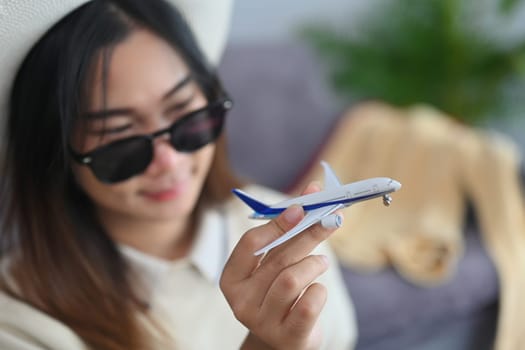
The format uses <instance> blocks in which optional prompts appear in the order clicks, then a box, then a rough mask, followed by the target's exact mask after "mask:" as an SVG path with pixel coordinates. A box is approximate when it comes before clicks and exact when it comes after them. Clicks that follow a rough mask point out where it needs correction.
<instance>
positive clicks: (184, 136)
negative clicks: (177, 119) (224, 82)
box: [171, 106, 226, 152]
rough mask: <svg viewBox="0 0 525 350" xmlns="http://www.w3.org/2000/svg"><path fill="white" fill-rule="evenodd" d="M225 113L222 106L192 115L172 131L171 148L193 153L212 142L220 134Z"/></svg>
mask: <svg viewBox="0 0 525 350" xmlns="http://www.w3.org/2000/svg"><path fill="white" fill-rule="evenodd" d="M225 112H226V111H225V109H224V108H223V107H222V106H212V107H210V108H208V109H205V110H202V111H200V112H197V113H195V114H194V115H192V116H191V118H189V119H187V120H185V121H184V123H183V124H180V125H178V126H177V127H176V128H175V129H174V130H173V131H172V134H171V143H172V144H173V147H175V149H176V150H177V151H179V152H193V151H196V150H198V149H199V148H201V147H204V146H206V145H207V144H209V143H211V142H214V141H215V140H216V139H217V137H219V135H220V134H221V131H222V127H223V124H224V116H225V114H226V113H225Z"/></svg>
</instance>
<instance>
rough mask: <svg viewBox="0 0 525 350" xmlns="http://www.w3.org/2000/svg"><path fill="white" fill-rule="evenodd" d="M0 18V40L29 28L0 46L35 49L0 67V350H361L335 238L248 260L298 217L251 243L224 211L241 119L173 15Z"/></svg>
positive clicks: (78, 0)
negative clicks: (233, 137)
mask: <svg viewBox="0 0 525 350" xmlns="http://www.w3.org/2000/svg"><path fill="white" fill-rule="evenodd" d="M174 2H175V3H176V1H174ZM32 6H39V8H41V9H42V11H44V12H45V13H44V17H46V18H48V19H50V21H49V23H48V24H49V26H47V27H46V26H42V25H34V24H33V22H32V18H31V16H28V12H31V11H32V9H33V7H32ZM65 9H68V10H67V11H66V10H65ZM2 10H3V11H6V12H5V13H6V14H8V16H7V17H4V18H2V14H0V33H6V31H8V30H9V29H10V28H9V27H8V25H7V24H6V23H14V22H16V21H17V20H21V21H24V20H26V22H27V23H26V25H27V27H21V30H20V31H12V32H10V33H9V36H5V35H4V36H2V37H0V38H1V40H4V41H6V42H8V44H9V45H7V47H9V46H13V45H14V46H16V45H18V44H19V43H20V44H21V45H22V44H24V41H27V40H29V41H31V40H33V41H31V42H30V43H29V44H28V43H25V45H27V46H30V47H31V49H30V50H29V52H28V53H27V54H25V57H24V59H23V60H22V61H20V62H14V61H16V59H15V57H16V55H15V52H16V50H13V51H12V52H4V53H2V54H1V55H0V66H2V67H11V68H12V67H13V66H14V67H16V76H15V77H14V79H13V80H12V81H11V82H9V83H8V84H7V86H6V87H5V89H4V90H6V91H2V92H1V93H0V96H4V95H9V96H10V97H9V100H8V101H7V102H6V101H1V100H0V106H2V105H7V106H8V108H7V109H6V110H5V111H4V110H0V116H1V117H2V118H4V119H5V137H4V140H5V142H4V143H3V144H2V163H1V164H2V165H3V168H2V173H1V179H0V181H1V187H0V189H1V192H0V195H1V197H0V203H1V204H0V205H1V214H0V218H1V231H0V263H1V265H0V267H1V275H0V290H1V293H0V348H1V349H67V350H74V349H87V348H90V349H111V350H113V349H115V350H117V349H126V350H130V349H131V350H132V349H173V348H177V349H237V348H244V349H292V350H293V349H317V348H321V347H324V348H327V349H348V348H350V347H351V346H352V345H353V342H354V340H355V339H354V338H355V329H354V324H353V319H352V309H351V305H350V302H349V300H348V298H347V294H346V290H345V288H344V285H343V284H342V281H341V279H340V276H339V275H338V272H337V269H336V266H332V268H331V269H328V265H329V260H334V259H333V256H332V255H331V252H330V251H329V250H328V248H327V247H326V245H324V244H321V246H320V247H319V248H316V246H318V245H319V243H321V242H322V241H323V240H324V239H326V238H327V237H328V236H329V234H330V233H331V231H329V230H326V229H323V228H322V227H320V226H315V227H313V228H311V229H310V230H308V231H306V232H305V233H304V234H301V235H299V236H297V237H296V238H295V239H293V240H291V241H289V242H287V243H286V244H284V245H282V246H281V247H278V248H275V249H273V250H272V251H270V252H269V253H268V254H266V256H264V257H263V258H262V259H261V258H258V257H255V256H254V255H253V252H254V251H255V250H256V249H257V248H258V247H262V246H264V245H265V244H266V243H268V242H270V241H272V240H273V239H275V237H277V236H278V235H280V234H282V233H283V232H284V231H285V230H287V229H289V228H291V227H293V226H294V225H295V224H297V223H298V222H299V221H300V220H301V218H302V216H303V213H302V209H301V208H299V207H292V208H289V209H288V210H287V211H285V212H284V213H283V214H282V215H281V216H280V217H278V218H277V219H275V220H274V221H271V222H269V223H268V224H266V225H262V226H259V227H256V228H251V227H252V226H253V223H251V222H249V220H248V219H246V218H247V212H246V209H245V208H244V206H243V205H242V204H241V203H239V201H236V200H229V199H228V197H229V196H228V193H229V191H230V189H231V188H232V187H233V186H237V185H238V182H237V181H236V180H235V178H234V177H233V176H232V175H231V174H230V172H229V169H228V167H227V164H226V162H225V155H224V149H223V147H221V146H222V142H221V141H218V140H219V136H220V134H221V131H222V127H223V124H224V121H225V118H226V114H227V111H228V109H230V108H231V107H232V102H231V100H230V98H229V97H228V95H227V94H226V92H225V91H224V90H223V88H222V87H221V84H220V81H219V80H218V78H217V76H216V75H215V73H214V71H213V69H211V68H210V65H209V64H208V63H207V62H206V60H205V58H204V57H203V55H202V54H201V52H200V50H199V48H198V47H197V45H196V43H195V41H194V39H193V37H192V35H191V32H190V30H189V28H188V27H187V26H186V24H185V22H184V20H183V18H182V16H181V15H180V14H179V12H177V11H176V10H175V9H174V8H173V7H172V6H171V5H170V4H169V3H167V2H165V1H164V0H148V1H144V0H93V1H86V0H69V1H64V0H63V1H56V0H24V1H17V2H13V1H6V0H0V11H2ZM7 18H9V20H5V21H4V19H7ZM41 22H42V21H40V22H39V23H41ZM28 33H29V34H28ZM0 44H4V43H2V42H0ZM2 47H6V45H2ZM0 74H2V75H3V77H4V78H5V76H8V73H6V71H5V69H4V70H3V71H2V72H1V73H0ZM4 82H5V79H4ZM4 112H5V113H4ZM2 122H4V120H2ZM315 190H316V186H315V185H312V186H310V187H309V188H307V189H306V191H315ZM249 191H251V192H255V193H259V195H261V196H263V197H266V198H268V199H276V198H278V197H279V195H278V194H275V193H272V192H271V191H269V190H266V189H263V188H260V187H257V186H252V188H250V189H249ZM245 232H246V233H245ZM241 236H242V237H241ZM314 248H316V249H317V250H316V253H315V254H311V252H312V250H314ZM332 263H335V261H332ZM327 269H328V271H326V270H327ZM325 271H326V272H325ZM321 275H322V276H321ZM319 276H321V277H319ZM318 277H319V279H318ZM316 280H318V281H320V282H322V283H323V284H324V286H323V284H320V283H318V282H314V281H316ZM219 286H220V287H219ZM327 291H328V292H327ZM327 294H328V301H326V299H327Z"/></svg>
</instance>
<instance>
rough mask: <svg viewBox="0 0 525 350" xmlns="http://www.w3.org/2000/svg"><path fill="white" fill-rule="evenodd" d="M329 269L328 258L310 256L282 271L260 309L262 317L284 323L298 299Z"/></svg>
mask: <svg viewBox="0 0 525 350" xmlns="http://www.w3.org/2000/svg"><path fill="white" fill-rule="evenodd" d="M327 268H328V260H327V258H326V256H323V255H310V256H307V257H306V258H304V259H303V260H301V261H300V262H298V263H297V264H295V265H292V266H290V267H288V268H286V269H285V270H283V271H281V273H280V274H279V275H278V276H277V277H276V278H275V280H274V281H273V283H272V285H271V286H270V288H269V289H268V292H267V293H266V295H265V297H264V300H263V302H262V305H261V309H260V314H261V317H262V318H264V319H269V320H272V321H276V322H282V321H283V320H284V319H285V317H286V316H287V315H288V313H289V312H290V309H291V307H292V305H293V304H294V303H295V302H296V301H297V297H298V296H299V295H300V294H301V293H302V292H303V290H305V288H306V287H307V286H308V285H309V284H311V283H312V282H313V281H314V280H315V279H316V278H317V277H319V276H320V275H321V274H322V273H323V272H325V271H326V269H327Z"/></svg>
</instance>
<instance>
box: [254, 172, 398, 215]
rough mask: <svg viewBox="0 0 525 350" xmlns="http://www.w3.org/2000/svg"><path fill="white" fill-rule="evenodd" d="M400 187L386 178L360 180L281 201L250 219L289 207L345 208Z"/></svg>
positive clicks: (307, 208)
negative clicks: (339, 205) (337, 205)
mask: <svg viewBox="0 0 525 350" xmlns="http://www.w3.org/2000/svg"><path fill="white" fill-rule="evenodd" d="M400 187H401V184H400V183H399V182H397V181H396V180H393V179H390V178H388V177H376V178H371V179H366V180H361V181H357V182H353V183H349V184H346V185H342V186H339V187H333V188H328V189H326V190H322V191H319V192H315V193H311V194H307V195H303V196H300V197H296V198H293V199H288V200H285V201H282V202H280V203H277V204H275V205H272V206H269V207H268V208H266V209H264V210H262V211H260V212H255V213H253V214H252V218H254V219H270V218H273V217H275V216H277V215H279V214H280V213H281V212H283V211H284V210H285V209H286V208H288V207H289V206H291V205H300V206H302V207H303V210H304V211H306V212H307V211H309V210H314V209H317V208H322V207H325V206H329V205H334V204H343V205H344V206H345V207H347V206H350V205H352V204H353V203H357V202H360V201H364V200H367V199H370V198H374V197H381V196H385V195H387V194H389V193H391V192H394V191H397V190H398V189H399V188H400Z"/></svg>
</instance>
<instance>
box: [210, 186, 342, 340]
mask: <svg viewBox="0 0 525 350" xmlns="http://www.w3.org/2000/svg"><path fill="white" fill-rule="evenodd" d="M316 190H318V186H317V185H310V186H309V187H308V189H307V190H306V191H305V193H308V192H314V191H316ZM303 217H304V213H303V210H302V208H301V207H299V206H292V207H290V208H288V209H287V210H286V211H284V212H283V213H282V214H281V215H280V216H279V217H277V218H276V219H274V220H272V221H270V222H269V223H267V224H265V225H262V226H259V227H256V228H254V229H251V230H249V231H248V232H246V233H245V234H244V236H243V237H242V238H241V239H240V241H239V243H238V244H237V246H236V247H235V249H234V250H233V252H232V254H231V256H230V258H229V260H228V262H227V263H226V266H225V269H224V272H223V274H222V277H221V281H220V286H221V290H222V292H223V293H224V296H225V297H226V299H227V301H228V303H229V304H230V307H231V308H232V310H233V313H234V315H235V317H236V318H237V319H238V320H239V321H240V322H241V323H242V324H244V325H245V326H246V327H247V328H248V329H249V330H250V334H249V335H248V337H247V338H246V340H245V342H244V344H243V349H269V348H272V349H286V350H295V349H301V350H303V349H317V348H319V347H320V345H321V341H322V334H321V329H320V325H318V322H317V320H318V318H319V314H320V312H321V310H322V308H323V306H324V304H325V301H326V289H325V287H324V286H323V285H321V284H319V283H312V282H313V281H314V280H315V279H316V278H317V277H318V276H319V275H321V274H322V273H323V272H324V271H326V269H327V268H328V261H327V259H326V257H324V256H317V255H309V253H310V252H311V251H312V250H313V249H314V248H315V247H316V246H317V245H318V244H319V243H320V242H322V241H323V240H325V239H326V238H327V237H328V236H329V235H330V233H332V232H333V230H330V229H325V228H323V227H322V226H321V225H319V224H317V225H314V226H312V227H310V228H309V229H307V230H305V231H304V232H302V233H301V234H299V235H297V236H296V237H294V238H293V239H291V240H290V241H288V242H286V243H284V244H282V245H280V246H278V247H276V248H274V249H272V250H270V251H269V252H268V253H267V254H266V255H265V256H264V257H263V258H261V257H257V256H254V255H253V253H254V252H255V251H256V250H257V249H259V248H261V247H263V246H264V245H266V244H267V243H269V242H271V241H273V240H274V239H276V238H277V237H279V236H281V235H282V234H283V233H284V232H286V231H288V230H289V229H291V228H292V227H294V226H295V225H296V224H298V223H299V221H301V219H302V218H303Z"/></svg>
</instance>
